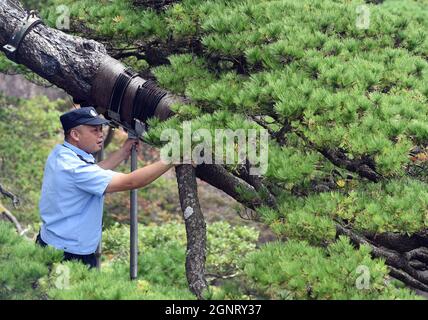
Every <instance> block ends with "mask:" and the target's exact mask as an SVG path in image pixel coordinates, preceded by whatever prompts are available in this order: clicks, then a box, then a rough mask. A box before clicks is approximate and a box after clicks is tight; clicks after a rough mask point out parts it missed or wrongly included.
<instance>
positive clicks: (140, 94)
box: [132, 80, 167, 123]
mask: <svg viewBox="0 0 428 320" xmlns="http://www.w3.org/2000/svg"><path fill="white" fill-rule="evenodd" d="M166 94H167V92H166V91H165V90H163V89H161V88H159V87H158V86H157V85H156V83H154V82H153V81H150V80H148V81H146V82H145V83H144V84H143V85H141V86H140V87H139V88H138V90H137V94H136V95H135V98H134V105H133V108H132V110H133V115H134V118H136V119H139V120H141V121H142V122H144V123H146V121H147V119H149V118H151V117H153V115H154V114H155V111H156V107H157V105H158V104H159V102H160V101H161V100H162V98H163V97H165V96H166Z"/></svg>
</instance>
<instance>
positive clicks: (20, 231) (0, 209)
mask: <svg viewBox="0 0 428 320" xmlns="http://www.w3.org/2000/svg"><path fill="white" fill-rule="evenodd" d="M0 214H3V215H4V216H5V217H6V218H7V219H8V220H9V221H10V222H12V223H13V224H14V225H15V228H16V231H18V234H19V235H23V234H24V230H23V229H22V226H21V224H20V223H19V221H18V219H16V217H15V216H14V215H13V214H12V213H11V212H10V211H9V210H7V209H6V208H5V207H4V206H3V205H2V204H1V202H0Z"/></svg>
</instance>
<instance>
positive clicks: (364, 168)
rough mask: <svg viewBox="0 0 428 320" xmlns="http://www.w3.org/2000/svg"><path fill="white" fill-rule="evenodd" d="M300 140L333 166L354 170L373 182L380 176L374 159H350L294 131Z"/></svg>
mask: <svg viewBox="0 0 428 320" xmlns="http://www.w3.org/2000/svg"><path fill="white" fill-rule="evenodd" d="M296 135H298V136H299V137H300V138H301V139H302V140H304V141H305V142H306V143H307V144H308V145H309V146H310V147H311V148H313V149H315V150H317V151H318V152H319V153H321V154H322V155H323V156H324V157H325V158H327V159H328V160H329V161H330V162H331V163H333V164H334V165H335V166H337V167H340V168H344V169H346V170H349V171H351V172H356V173H358V175H360V176H361V177H363V178H367V179H369V180H370V181H373V182H379V181H380V180H381V179H382V176H381V175H380V174H379V173H377V172H376V171H375V164H374V161H373V160H372V159H370V158H362V159H355V160H351V159H348V157H347V156H346V155H345V153H344V152H342V151H340V150H331V149H326V148H319V147H317V146H316V145H315V144H314V143H313V142H311V141H309V140H308V139H307V138H306V137H305V136H304V135H303V134H302V133H300V132H297V131H296Z"/></svg>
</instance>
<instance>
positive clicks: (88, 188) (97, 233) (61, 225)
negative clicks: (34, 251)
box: [39, 141, 115, 255]
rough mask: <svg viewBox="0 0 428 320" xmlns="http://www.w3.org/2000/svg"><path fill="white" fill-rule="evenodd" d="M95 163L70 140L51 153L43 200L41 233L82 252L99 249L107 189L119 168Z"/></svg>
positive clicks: (54, 243) (51, 242)
mask: <svg viewBox="0 0 428 320" xmlns="http://www.w3.org/2000/svg"><path fill="white" fill-rule="evenodd" d="M79 156H80V157H81V158H79ZM87 162H90V163H87ZM94 163H95V159H94V157H93V156H92V155H91V154H88V153H86V152H85V151H83V150H81V149H79V148H77V147H75V146H73V145H72V144H70V143H68V142H66V141H65V142H64V144H63V145H56V146H55V148H54V149H53V150H52V152H51V154H50V155H49V157H48V159H47V162H46V166H45V170H44V175H43V184H42V192H41V197H40V202H39V209H40V216H41V219H42V221H43V225H42V228H41V230H40V236H41V238H42V240H43V241H44V242H46V243H47V244H49V245H51V246H53V247H55V248H57V249H60V250H63V251H66V252H70V253H74V254H80V255H83V254H91V253H94V252H95V251H96V249H97V246H98V243H99V242H100V240H101V228H102V214H103V202H104V193H105V190H106V188H107V186H108V184H109V183H110V181H111V179H112V178H113V176H114V175H115V172H114V171H112V170H105V169H102V168H101V167H99V166H98V165H96V164H94Z"/></svg>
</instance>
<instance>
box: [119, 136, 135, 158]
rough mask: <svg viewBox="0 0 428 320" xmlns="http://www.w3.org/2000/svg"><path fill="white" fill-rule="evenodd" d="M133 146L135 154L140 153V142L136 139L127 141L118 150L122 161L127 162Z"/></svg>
mask: <svg viewBox="0 0 428 320" xmlns="http://www.w3.org/2000/svg"><path fill="white" fill-rule="evenodd" d="M133 145H135V146H136V149H137V153H139V152H140V140H138V139H127V140H126V141H125V142H124V143H123V145H122V147H121V148H120V153H121V155H122V158H123V160H128V158H129V156H130V155H131V150H132V146H133Z"/></svg>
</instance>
